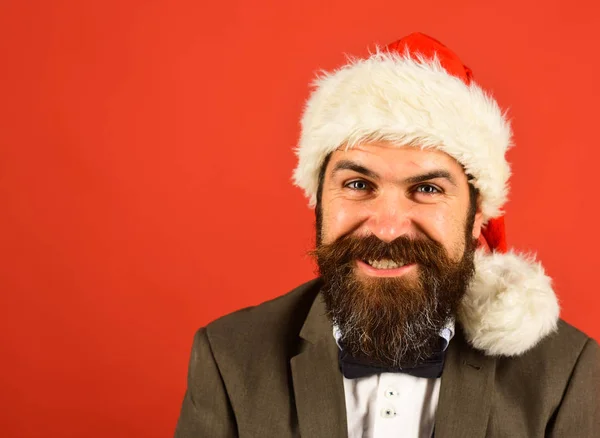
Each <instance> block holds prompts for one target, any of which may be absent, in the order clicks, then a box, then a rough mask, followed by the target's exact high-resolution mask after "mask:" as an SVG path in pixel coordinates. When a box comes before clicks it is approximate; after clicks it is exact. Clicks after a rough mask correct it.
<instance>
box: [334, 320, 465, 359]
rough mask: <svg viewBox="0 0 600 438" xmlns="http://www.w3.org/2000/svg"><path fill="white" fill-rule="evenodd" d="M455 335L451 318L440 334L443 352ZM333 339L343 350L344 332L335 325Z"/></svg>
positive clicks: (453, 321) (453, 322)
mask: <svg viewBox="0 0 600 438" xmlns="http://www.w3.org/2000/svg"><path fill="white" fill-rule="evenodd" d="M454 333H455V320H454V318H450V319H449V320H448V322H447V323H446V325H445V326H444V327H442V329H441V330H440V332H439V336H440V338H442V342H443V343H444V346H443V347H442V351H446V349H447V348H448V345H449V344H450V341H451V340H452V338H453V337H454ZM333 337H334V338H335V343H336V344H337V346H338V348H339V349H341V348H342V347H340V343H339V340H340V338H341V337H342V332H340V329H339V327H338V326H337V325H335V324H334V325H333Z"/></svg>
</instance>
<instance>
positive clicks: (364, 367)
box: [338, 343, 446, 379]
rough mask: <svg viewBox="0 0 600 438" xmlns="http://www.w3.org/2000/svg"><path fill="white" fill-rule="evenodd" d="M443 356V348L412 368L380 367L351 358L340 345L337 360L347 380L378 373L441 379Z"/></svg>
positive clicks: (444, 351) (444, 354) (363, 360)
mask: <svg viewBox="0 0 600 438" xmlns="http://www.w3.org/2000/svg"><path fill="white" fill-rule="evenodd" d="M445 356H446V350H445V348H443V349H440V350H439V351H438V352H436V353H435V354H433V356H431V357H430V358H428V359H426V360H425V361H423V362H421V363H419V364H417V365H414V366H412V367H404V368H399V367H382V366H380V365H377V364H374V363H373V362H371V361H369V360H368V359H366V358H357V357H354V356H352V355H351V354H350V353H349V352H347V351H345V350H344V345H343V344H342V343H340V349H339V354H338V359H339V364H340V370H341V371H342V374H343V375H344V377H345V378H347V379H358V378H360V377H369V376H372V375H374V374H380V373H404V374H409V375H411V376H414V377H425V378H438V377H441V375H442V370H443V369H444V357H445Z"/></svg>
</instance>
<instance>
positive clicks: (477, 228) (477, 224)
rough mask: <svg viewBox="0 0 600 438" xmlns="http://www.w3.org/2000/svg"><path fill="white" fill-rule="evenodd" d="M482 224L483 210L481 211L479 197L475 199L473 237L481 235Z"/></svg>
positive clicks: (476, 237)
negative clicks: (475, 209)
mask: <svg viewBox="0 0 600 438" xmlns="http://www.w3.org/2000/svg"><path fill="white" fill-rule="evenodd" d="M482 226H483V212H482V211H481V197H479V196H478V199H477V211H476V212H475V219H474V220H473V239H479V236H481V227H482Z"/></svg>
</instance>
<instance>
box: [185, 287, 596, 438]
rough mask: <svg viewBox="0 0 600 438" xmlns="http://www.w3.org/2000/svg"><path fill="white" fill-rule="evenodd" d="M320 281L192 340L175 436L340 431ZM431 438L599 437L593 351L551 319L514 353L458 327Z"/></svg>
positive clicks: (325, 437)
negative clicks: (554, 327)
mask: <svg viewBox="0 0 600 438" xmlns="http://www.w3.org/2000/svg"><path fill="white" fill-rule="evenodd" d="M324 313H325V308H324V304H323V301H322V299H321V296H320V294H319V281H318V280H313V281H311V282H309V283H306V284H304V285H302V286H300V287H298V288H297V289H295V290H293V291H292V292H290V293H289V294H287V295H284V296H282V297H280V298H277V299H275V300H273V301H269V302H267V303H264V304H261V305H259V306H257V307H253V308H249V309H244V310H240V311H238V312H235V313H233V314H231V315H227V316H225V317H223V318H220V319H218V320H217V321H214V322H213V323H211V324H209V325H208V326H207V327H205V328H202V329H200V330H199V331H198V332H197V333H196V336H195V339H194V345H193V348H192V355H191V359H190V365H189V373H188V386H187V391H186V393H185V397H184V400H183V406H182V408H181V414H180V417H179V422H178V424H177V429H176V432H175V437H176V438H222V437H240V438H258V437H276V438H287V437H298V436H301V437H304V438H347V426H346V407H345V399H344V388H343V380H342V375H341V373H340V371H339V368H338V361H337V345H336V344H335V340H334V338H333V336H332V326H331V323H330V322H329V321H328V319H327V318H326V317H325V314H324ZM435 436H436V437H441V438H465V437H469V438H476V437H507V438H508V437H510V438H515V437H543V436H548V437H569V438H571V437H590V438H592V437H594V438H598V437H600V348H599V347H598V344H597V343H596V342H595V341H594V340H592V339H590V338H589V337H587V336H586V335H584V334H583V333H581V332H580V331H578V330H577V329H575V328H573V327H572V326H570V325H568V324H567V323H565V322H563V321H560V322H559V329H558V331H557V332H556V333H554V334H552V335H550V336H548V337H546V338H545V339H543V340H542V341H541V342H540V343H539V344H538V345H537V346H535V347H534V348H533V349H531V350H529V351H528V352H526V353H524V354H523V355H521V356H518V357H491V356H486V355H484V354H483V353H482V352H480V351H478V350H475V349H474V348H472V347H471V346H470V345H469V344H468V343H467V342H466V341H465V338H464V336H463V334H462V332H461V329H460V326H457V333H456V335H455V336H454V338H453V339H452V341H451V342H450V346H449V347H448V352H447V355H446V362H445V365H444V372H443V376H442V382H441V389H440V398H439V404H438V409H437V414H436V421H435Z"/></svg>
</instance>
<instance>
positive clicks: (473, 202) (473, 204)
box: [315, 154, 479, 245]
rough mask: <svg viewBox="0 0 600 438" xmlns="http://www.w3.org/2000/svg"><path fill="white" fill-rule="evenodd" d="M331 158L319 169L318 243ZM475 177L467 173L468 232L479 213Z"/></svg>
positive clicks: (325, 160) (316, 220) (316, 210)
mask: <svg viewBox="0 0 600 438" xmlns="http://www.w3.org/2000/svg"><path fill="white" fill-rule="evenodd" d="M330 160H331V154H328V155H327V156H326V157H325V159H324V160H323V164H322V165H321V169H320V170H319V181H318V182H319V184H318V186H317V204H316V205H315V226H316V228H317V245H319V244H320V243H321V226H322V225H323V215H322V214H321V198H322V195H323V183H324V181H325V170H327V165H328V164H329V161H330ZM473 179H475V177H474V176H473V175H470V174H467V181H468V182H469V215H468V216H467V233H468V234H470V233H471V228H473V223H474V222H475V213H477V201H478V198H479V190H478V189H477V187H475V186H474V185H473V184H472V183H471V181H472V180H473Z"/></svg>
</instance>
